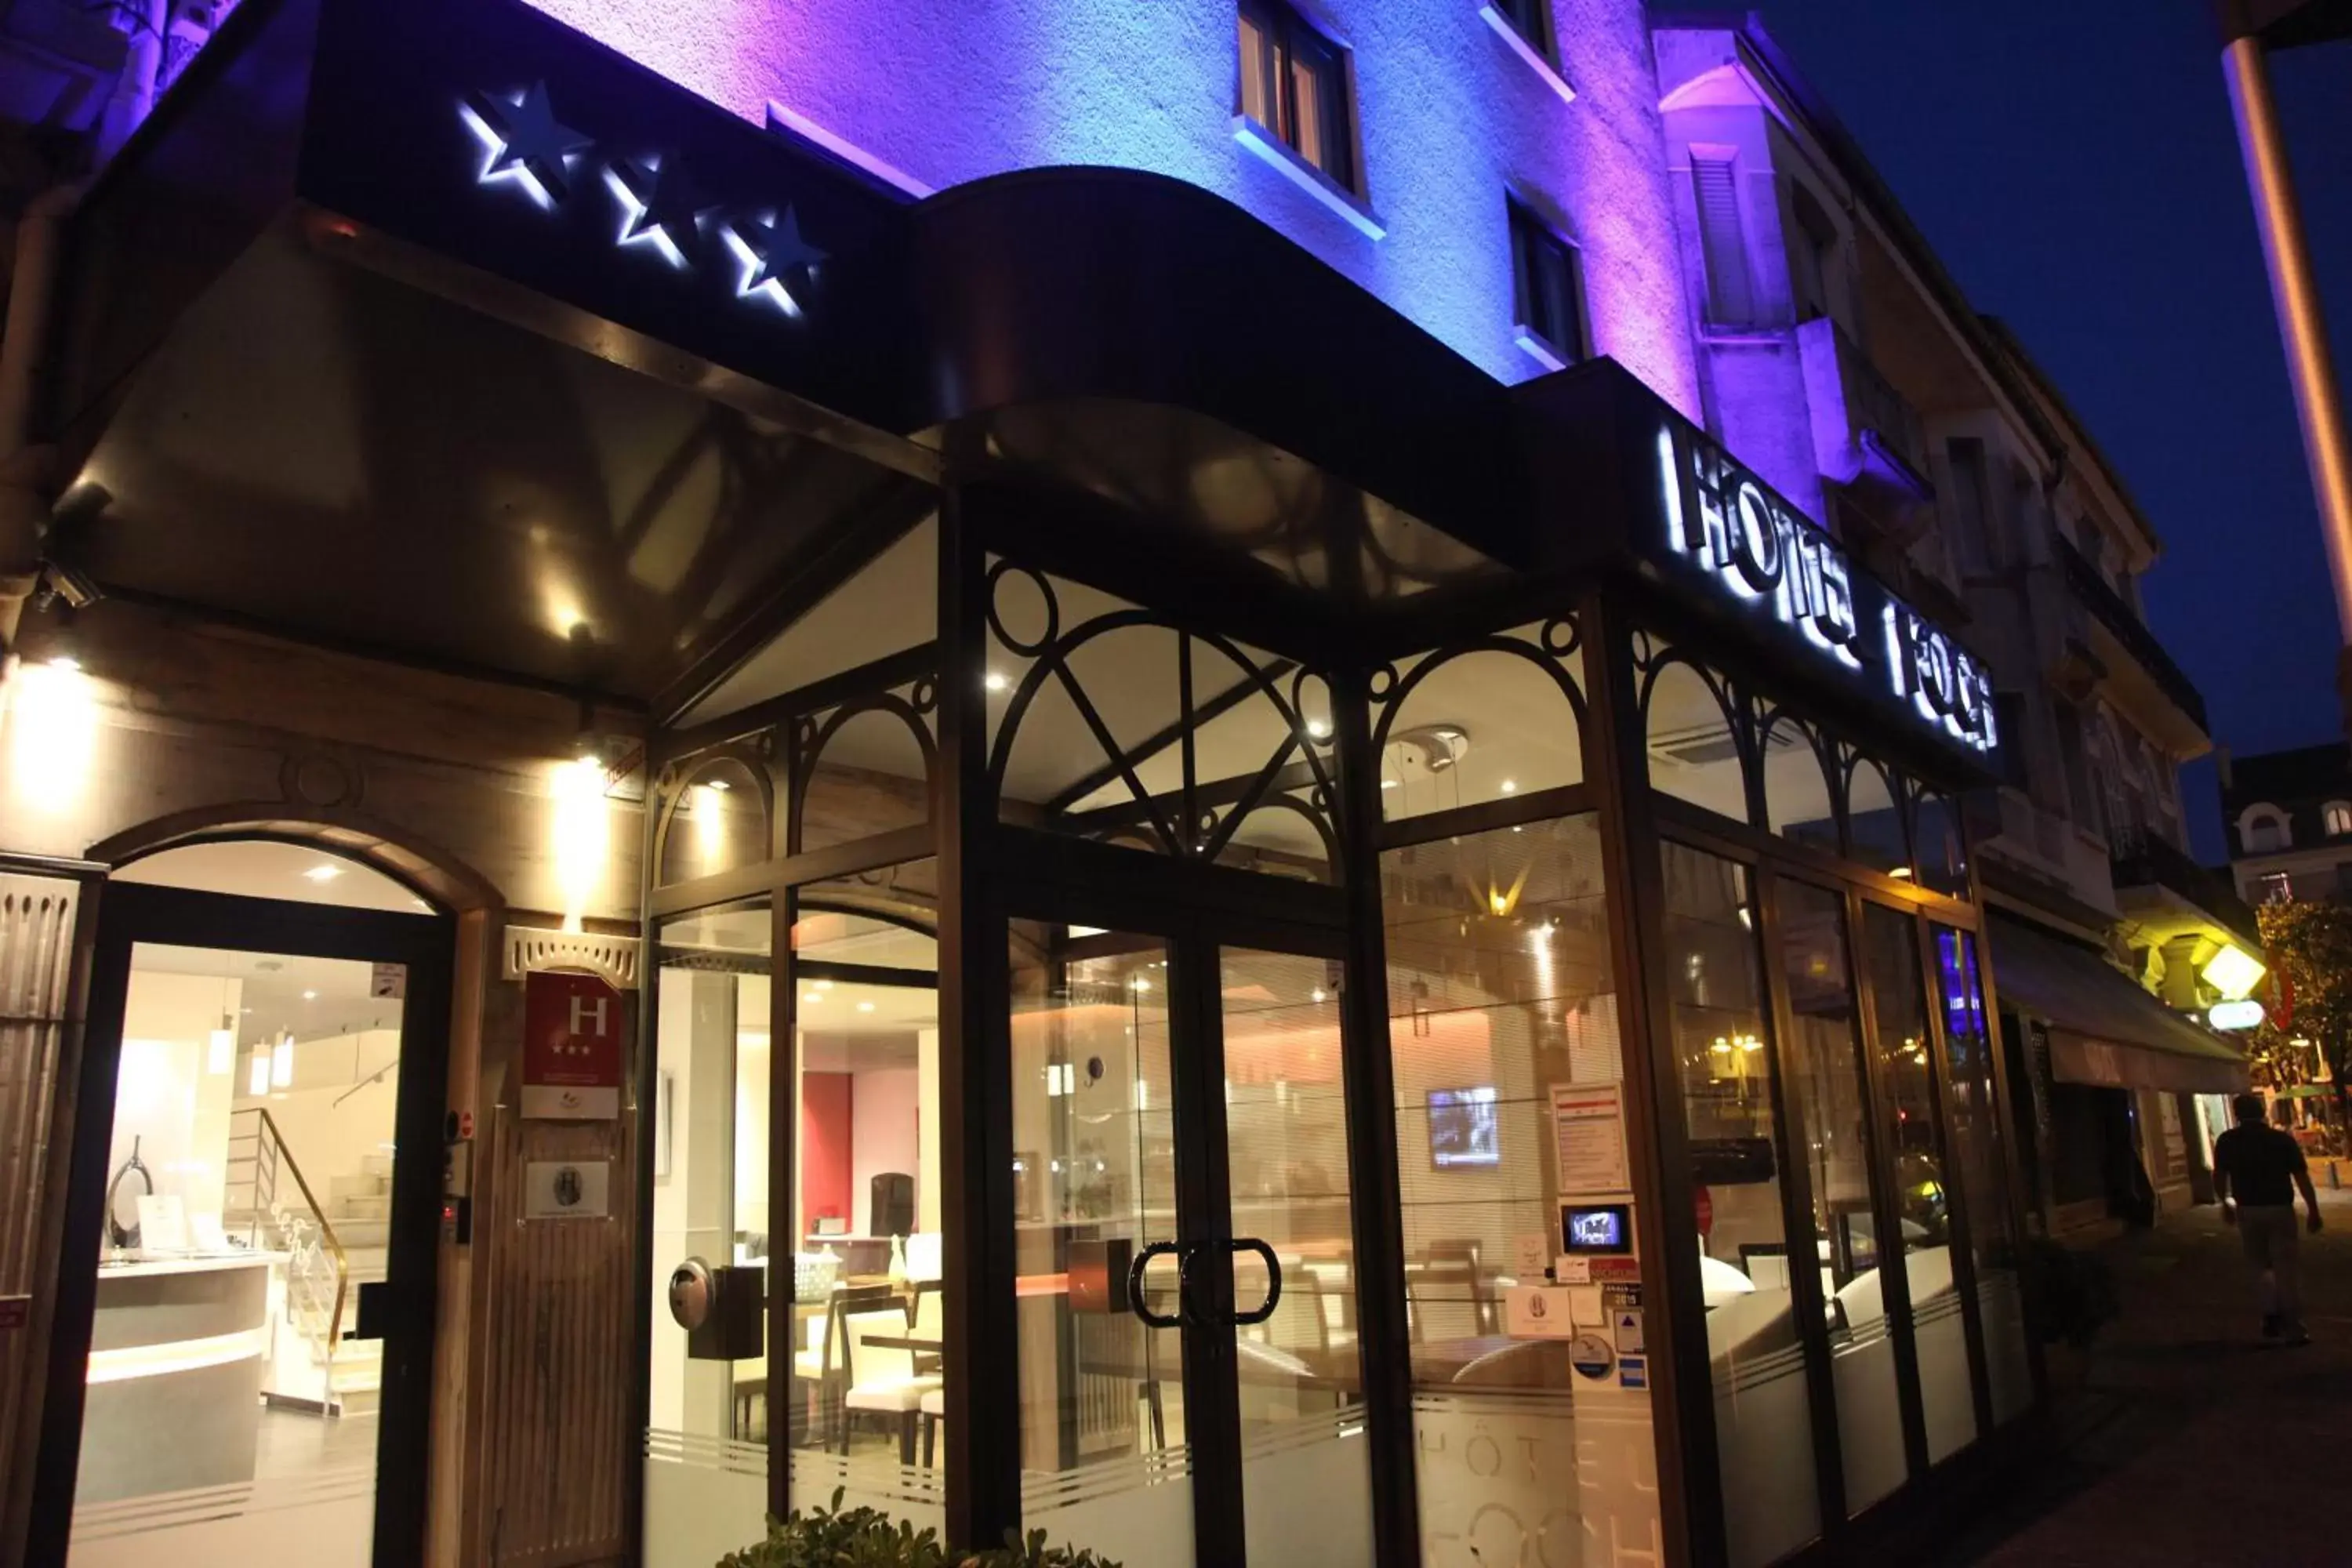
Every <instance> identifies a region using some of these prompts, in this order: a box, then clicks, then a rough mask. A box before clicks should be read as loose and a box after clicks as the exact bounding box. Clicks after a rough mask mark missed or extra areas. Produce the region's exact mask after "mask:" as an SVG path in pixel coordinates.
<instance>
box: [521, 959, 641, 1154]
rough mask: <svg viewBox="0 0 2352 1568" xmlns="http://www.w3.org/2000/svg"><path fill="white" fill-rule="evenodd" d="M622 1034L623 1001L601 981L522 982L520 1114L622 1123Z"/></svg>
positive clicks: (561, 977)
mask: <svg viewBox="0 0 2352 1568" xmlns="http://www.w3.org/2000/svg"><path fill="white" fill-rule="evenodd" d="M621 1029H622V998H621V994H620V993H619V992H618V991H616V990H614V988H613V986H612V984H611V983H610V982H608V981H606V980H605V979H604V977H603V976H602V975H596V974H563V973H546V972H542V973H532V974H527V975H525V976H524V977H523V1039H522V1113H523V1115H525V1116H527V1117H537V1118H541V1119H544V1120H551V1121H613V1120H614V1119H615V1118H617V1117H618V1116H619V1115H620V1114H621Z"/></svg>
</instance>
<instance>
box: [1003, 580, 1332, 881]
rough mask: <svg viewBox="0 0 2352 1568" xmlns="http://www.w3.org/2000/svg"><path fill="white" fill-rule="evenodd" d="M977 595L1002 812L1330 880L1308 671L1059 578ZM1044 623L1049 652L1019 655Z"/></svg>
mask: <svg viewBox="0 0 2352 1568" xmlns="http://www.w3.org/2000/svg"><path fill="white" fill-rule="evenodd" d="M992 602H993V605H994V613H993V616H992V626H991V635H992V647H991V651H990V655H989V668H988V674H987V676H986V678H985V679H986V680H987V683H988V688H989V694H990V701H989V707H990V711H991V715H992V725H993V727H994V729H995V730H996V731H997V733H996V735H995V739H994V741H993V742H992V744H993V752H992V766H993V767H995V768H996V769H997V771H998V776H999V779H1000V781H1001V788H1000V805H1001V810H1002V815H1003V819H1004V820H1005V821H1008V822H1016V823H1020V824H1023V825H1024V826H1033V827H1042V828H1046V829H1049V830H1052V831H1055V832H1063V833H1070V834H1075V835H1076V836H1079V837H1087V838H1092V839H1096V840H1097V841H1099V842H1103V843H1108V844H1118V845H1121V846H1125V847H1133V848H1139V849H1144V850H1147V851H1151V852H1156V853H1159V854H1182V855H1185V856H1187V857H1195V856H1204V857H1207V858H1213V859H1214V860H1216V861H1217V862H1218V863H1221V864H1225V865H1237V866H1243V867H1246V868H1250V869H1254V870H1262V871H1265V872H1267V873H1268V874H1270V875H1276V876H1287V877H1294V878H1303V879H1309V880H1316V881H1329V880H1332V879H1334V877H1335V874H1336V869H1337V868H1335V867H1334V865H1333V864H1332V859H1331V857H1330V855H1329V853H1328V848H1327V846H1326V839H1327V837H1328V833H1329V832H1330V830H1331V826H1332V818H1331V791H1330V788H1329V785H1330V783H1331V781H1332V778H1333V776H1334V763H1333V760H1332V759H1333V755H1334V750H1335V741H1334V738H1333V735H1332V714H1331V708H1330V698H1329V692H1328V688H1327V686H1326V684H1325V682H1324V681H1323V679H1322V678H1321V677H1319V676H1317V675H1314V674H1311V673H1307V672H1302V671H1301V670H1300V669H1299V668H1298V667H1297V665H1296V664H1294V663H1292V662H1291V661H1290V660H1287V659H1281V658H1274V657H1273V656H1271V655H1269V654H1266V653H1265V652H1263V651H1261V650H1259V649H1256V648H1253V647H1248V646H1247V645H1245V644H1242V643H1238V642H1234V641H1232V640H1230V639H1225V638H1219V637H1206V636H1202V635H1199V634H1194V633H1190V632H1187V631H1184V630H1181V629H1179V628H1178V627H1176V626H1171V625H1168V624H1165V623H1163V622H1160V621H1159V620H1157V619H1153V618H1150V616H1149V613H1148V612H1145V611H1142V610H1139V608H1138V607H1137V606H1135V605H1130V604H1128V603H1127V602H1125V601H1124V600H1121V599H1118V598H1115V597H1113V596H1112V595H1108V594H1103V593H1099V592H1097V591H1096V590H1094V589H1091V588H1087V587H1086V586H1084V585H1082V584H1075V583H1071V582H1068V581H1066V579H1063V578H1059V577H1046V576H1045V575H1043V574H1036V573H1031V572H1026V571H1023V570H1019V569H1015V568H1005V569H1003V570H1002V571H1000V572H999V574H998V575H997V578H996V584H995V588H994V593H993V601H992ZM1049 631H1052V632H1055V634H1056V636H1057V640H1056V641H1055V648H1054V650H1049V651H1048V652H1046V653H1039V654H1034V655H1033V654H1024V652H1023V651H1022V649H1023V648H1024V647H1027V648H1035V647H1040V646H1041V645H1042V644H1043V643H1044V641H1045V638H1046V634H1047V633H1048V632H1049ZM1041 661H1042V662H1041ZM1007 726H1010V727H1011V729H1010V734H1009V735H1008V734H1007V733H1006V727H1007ZM1236 813H1238V814H1239V816H1238V819H1236Z"/></svg>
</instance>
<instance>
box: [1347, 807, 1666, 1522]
mask: <svg viewBox="0 0 2352 1568" xmlns="http://www.w3.org/2000/svg"><path fill="white" fill-rule="evenodd" d="M1381 902H1382V907H1383V910H1384V912H1385V918H1386V923H1387V931H1388V963H1389V973H1388V987H1389V1018H1390V1022H1389V1051H1390V1058H1391V1063H1392V1064H1393V1070H1394V1074H1395V1093H1396V1118H1397V1151H1396V1158H1397V1170H1398V1174H1399V1178H1400V1183H1401V1185H1402V1197H1403V1239H1404V1248H1405V1270H1406V1294H1407V1314H1408V1321H1409V1326H1410V1335H1411V1342H1412V1386H1413V1417H1412V1419H1413V1436H1414V1456H1415V1463H1416V1466H1417V1469H1418V1476H1419V1487H1418V1497H1419V1500H1420V1508H1421V1530H1422V1548H1423V1557H1424V1560H1425V1561H1427V1562H1430V1563H1461V1562H1466V1561H1468V1560H1469V1552H1471V1551H1473V1550H1475V1552H1477V1553H1478V1560H1479V1561H1482V1562H1487V1563H1536V1562H1541V1561H1543V1560H1545V1558H1544V1554H1545V1553H1547V1552H1549V1553H1550V1559H1549V1560H1550V1561H1553V1562H1558V1563H1566V1562H1573V1561H1577V1560H1578V1559H1577V1557H1576V1555H1575V1554H1576V1553H1577V1552H1579V1551H1580V1545H1579V1543H1580V1542H1581V1541H1583V1540H1584V1539H1586V1538H1588V1537H1590V1538H1591V1539H1595V1540H1603V1541H1612V1542H1616V1543H1617V1546H1618V1548H1619V1549H1620V1550H1621V1551H1622V1552H1626V1553H1655V1552H1659V1551H1660V1550H1661V1548H1660V1543H1659V1535H1658V1519H1657V1508H1656V1503H1657V1479H1656V1460H1655V1445H1654V1437H1653V1436H1652V1433H1651V1426H1650V1405H1649V1394H1647V1392H1646V1391H1643V1390H1640V1389H1628V1388H1622V1387H1620V1386H1618V1385H1617V1384H1615V1383H1614V1382H1613V1381H1612V1382H1602V1383H1597V1384H1596V1383H1592V1382H1590V1381H1586V1380H1582V1379H1580V1378H1578V1377H1577V1376H1576V1375H1575V1374H1574V1373H1572V1372H1571V1371H1570V1369H1569V1366H1568V1364H1567V1363H1568V1348H1569V1347H1568V1344H1567V1342H1565V1341H1564V1340H1561V1339H1558V1338H1513V1337H1511V1334H1510V1322H1509V1318H1508V1312H1507V1308H1508V1304H1509V1296H1510V1292H1511V1291H1513V1290H1514V1289H1521V1288H1528V1289H1533V1288H1536V1287H1538V1286H1539V1285H1541V1284H1542V1283H1543V1275H1542V1273H1541V1269H1542V1268H1543V1267H1544V1266H1545V1265H1546V1264H1548V1262H1549V1256H1550V1255H1551V1254H1552V1253H1554V1252H1555V1251H1556V1250H1557V1246H1558V1243H1559V1234H1558V1231H1559V1205H1560V1203H1561V1202H1562V1200H1563V1197H1566V1196H1599V1197H1603V1198H1607V1199H1609V1200H1610V1201H1616V1202H1622V1201H1625V1197H1624V1194H1584V1193H1576V1194H1563V1193H1562V1191H1561V1189H1560V1186H1559V1175H1558V1173H1557V1171H1556V1169H1555V1165H1554V1161H1553V1157H1552V1155H1551V1153H1550V1152H1549V1150H1550V1148H1551V1145H1552V1143H1553V1138H1552V1118H1551V1110H1550V1101H1551V1091H1552V1090H1553V1089H1554V1088H1555V1087H1565V1086H1569V1085H1580V1086H1588V1087H1596V1088H1598V1089H1601V1091H1602V1092H1603V1093H1607V1092H1610V1091H1612V1090H1613V1089H1616V1087H1617V1086H1618V1085H1619V1084H1620V1083H1621V1082H1622V1078H1623V1070H1622V1053H1621V1050H1620V1046H1619V1040H1618V1031H1617V996H1616V981H1615V978H1614V972H1613V970H1612V966H1611V957H1610V934H1609V916H1608V904H1607V899H1606V894H1605V892H1604V889H1603V884H1602V880H1601V841H1600V833H1599V830H1598V828H1597V826H1596V825H1595V819H1594V818H1593V817H1591V816H1574V817H1567V818H1562V819H1559V820H1557V821H1551V822H1543V823H1531V824H1528V826H1525V827H1524V828H1505V829H1500V830H1497V831H1495V832H1491V833H1484V834H1476V835H1465V836H1464V837H1459V838H1454V839H1449V840H1445V841H1443V842H1436V843H1430V844H1423V845H1419V846H1415V847H1411V848H1401V849H1391V850H1390V851H1388V852H1387V853H1385V854H1384V855H1382V856H1381ZM1523 1255H1524V1256H1526V1257H1527V1258H1530V1259H1532V1260H1534V1261H1535V1268H1534V1269H1533V1270H1530V1269H1528V1268H1525V1267H1523V1264H1522V1261H1521V1259H1522V1257H1523ZM1547 1300H1548V1302H1552V1303H1554V1304H1557V1302H1558V1298H1547ZM1586 1304H1587V1308H1588V1309H1589V1310H1591V1313H1592V1314H1593V1315H1595V1316H1598V1313H1599V1307H1598V1303H1597V1300H1594V1299H1591V1298H1586ZM1591 1326H1592V1327H1594V1328H1596V1329H1600V1328H1603V1327H1605V1325H1603V1324H1601V1323H1598V1322H1596V1323H1594V1324H1592V1325H1591ZM1498 1454H1499V1455H1503V1456H1507V1458H1506V1460H1505V1462H1502V1463H1496V1462H1495V1459H1494V1456H1496V1455H1498Z"/></svg>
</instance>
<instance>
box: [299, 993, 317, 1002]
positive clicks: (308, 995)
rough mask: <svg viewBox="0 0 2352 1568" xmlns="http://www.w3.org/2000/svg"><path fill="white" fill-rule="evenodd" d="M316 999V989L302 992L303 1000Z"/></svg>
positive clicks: (310, 1000)
mask: <svg viewBox="0 0 2352 1568" xmlns="http://www.w3.org/2000/svg"><path fill="white" fill-rule="evenodd" d="M318 999H319V994H318V993H317V992H316V991H305V992H303V993H302V1000H303V1001H305V1002H316V1001H317V1000H318Z"/></svg>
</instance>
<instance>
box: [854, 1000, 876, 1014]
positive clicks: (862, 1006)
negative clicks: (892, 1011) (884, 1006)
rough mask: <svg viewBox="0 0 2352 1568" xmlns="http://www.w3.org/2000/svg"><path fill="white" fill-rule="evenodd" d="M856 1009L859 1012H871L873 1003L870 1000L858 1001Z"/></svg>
mask: <svg viewBox="0 0 2352 1568" xmlns="http://www.w3.org/2000/svg"><path fill="white" fill-rule="evenodd" d="M857 1010H858V1011H859V1012H861V1013H871V1012H872V1011H874V1004H873V1003H871V1002H860V1003H859V1004H858V1005H857Z"/></svg>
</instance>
